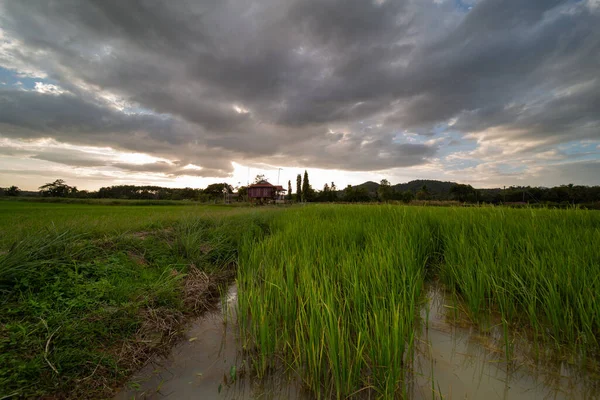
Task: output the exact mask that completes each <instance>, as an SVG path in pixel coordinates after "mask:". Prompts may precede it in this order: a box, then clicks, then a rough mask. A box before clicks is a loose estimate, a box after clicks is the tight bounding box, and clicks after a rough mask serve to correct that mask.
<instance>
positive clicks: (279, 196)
mask: <svg viewBox="0 0 600 400" xmlns="http://www.w3.org/2000/svg"><path fill="white" fill-rule="evenodd" d="M285 191H286V190H285V189H284V188H283V187H282V186H275V185H271V184H270V183H269V182H267V181H265V180H262V181H260V182H258V183H255V184H253V185H250V186H248V200H249V201H251V202H259V203H264V202H271V201H277V200H283V199H284V195H283V193H284V192H285Z"/></svg>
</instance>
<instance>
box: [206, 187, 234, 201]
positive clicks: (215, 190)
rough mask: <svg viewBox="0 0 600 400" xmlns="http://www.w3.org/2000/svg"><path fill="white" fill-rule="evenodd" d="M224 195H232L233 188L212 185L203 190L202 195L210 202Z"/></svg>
mask: <svg viewBox="0 0 600 400" xmlns="http://www.w3.org/2000/svg"><path fill="white" fill-rule="evenodd" d="M224 193H233V187H231V185H230V184H228V183H213V184H212V185H208V186H207V187H206V189H204V194H206V195H207V196H208V197H209V198H210V199H211V200H214V199H222V198H223V194H224Z"/></svg>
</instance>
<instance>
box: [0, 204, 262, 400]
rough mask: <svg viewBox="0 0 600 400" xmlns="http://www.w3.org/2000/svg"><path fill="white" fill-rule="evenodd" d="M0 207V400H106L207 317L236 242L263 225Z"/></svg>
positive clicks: (232, 216)
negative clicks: (192, 320) (7, 399)
mask: <svg viewBox="0 0 600 400" xmlns="http://www.w3.org/2000/svg"><path fill="white" fill-rule="evenodd" d="M0 206H1V209H0V215H1V216H2V218H1V222H0V224H1V225H2V226H1V227H0V229H1V231H2V237H1V239H0V243H1V247H0V398H3V397H4V396H10V395H13V396H16V397H59V398H63V397H67V398H105V397H110V396H111V394H112V393H113V389H114V388H115V387H116V386H118V385H120V384H122V383H123V381H124V379H125V378H126V377H127V376H128V375H129V374H130V373H131V372H133V371H135V370H136V369H138V368H140V367H141V366H142V365H143V364H144V363H145V362H146V361H147V360H148V359H149V357H151V356H152V355H153V354H160V353H164V352H166V351H168V350H169V349H170V347H171V345H172V344H173V343H174V342H175V341H177V339H178V337H179V335H180V333H181V331H182V329H183V328H184V326H185V322H186V321H187V320H188V319H189V317H192V316H196V315H199V314H201V313H202V312H204V311H205V310H206V309H208V308H210V307H212V306H213V305H214V301H215V300H216V299H217V298H218V296H219V290H221V287H222V285H223V284H225V285H226V284H227V283H228V282H230V281H231V279H233V276H234V268H235V263H236V259H237V249H238V247H239V243H240V241H241V240H242V238H243V237H244V236H245V235H247V234H250V235H262V234H263V232H264V230H265V229H267V228H266V227H267V226H268V219H269V218H270V215H269V214H268V213H264V212H261V210H259V211H250V210H239V209H236V210H233V209H228V208H221V207H214V208H213V207H169V206H159V207H140V208H135V207H105V206H97V205H96V206H92V205H64V204H62V205H61V204H36V203H25V202H20V203H9V202H2V203H0ZM225 215H226V216H227V217H225Z"/></svg>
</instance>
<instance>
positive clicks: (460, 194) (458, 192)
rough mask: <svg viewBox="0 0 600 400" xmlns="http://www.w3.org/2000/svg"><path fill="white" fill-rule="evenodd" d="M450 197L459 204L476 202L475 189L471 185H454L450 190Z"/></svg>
mask: <svg viewBox="0 0 600 400" xmlns="http://www.w3.org/2000/svg"><path fill="white" fill-rule="evenodd" d="M450 195H451V196H452V197H453V198H454V199H456V200H458V201H461V202H464V201H475V200H476V196H475V189H473V186H471V185H462V184H460V183H457V184H454V185H452V187H451V188H450Z"/></svg>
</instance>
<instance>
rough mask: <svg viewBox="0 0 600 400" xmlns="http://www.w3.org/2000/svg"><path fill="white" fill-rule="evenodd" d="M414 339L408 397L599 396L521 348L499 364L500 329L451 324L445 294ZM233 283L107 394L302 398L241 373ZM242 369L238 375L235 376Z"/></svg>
mask: <svg viewBox="0 0 600 400" xmlns="http://www.w3.org/2000/svg"><path fill="white" fill-rule="evenodd" d="M428 297H429V299H430V300H429V303H428V305H426V306H425V308H424V309H423V310H422V314H421V315H422V321H423V322H422V326H421V331H420V334H419V337H420V339H419V344H418V345H417V346H416V350H415V356H414V361H413V364H412V366H411V371H410V373H409V378H408V381H409V382H410V383H409V391H408V392H409V394H410V397H411V398H413V399H432V398H436V399H441V398H443V399H484V400H492V399H517V400H518V399H599V398H600V384H599V383H598V382H600V379H597V378H598V377H594V376H592V375H590V374H583V373H581V371H579V372H577V371H575V372H574V371H572V367H570V366H569V365H567V364H556V363H554V364H552V365H551V366H550V367H548V366H540V365H537V366H535V365H532V364H531V362H530V361H529V360H528V358H527V356H526V354H527V349H525V347H519V346H516V347H515V348H514V349H513V355H512V360H511V361H510V362H506V357H505V353H504V351H503V342H502V335H501V333H500V332H499V331H498V330H496V331H494V330H491V332H490V333H488V334H485V335H484V334H481V333H480V332H478V330H476V329H474V328H472V327H469V326H468V325H467V326H464V327H458V326H457V324H456V320H455V319H454V318H453V317H452V315H454V313H453V312H452V303H451V301H450V300H449V297H448V296H447V295H445V293H444V292H443V291H442V290H440V289H439V288H437V287H433V286H432V287H430V288H429V291H428ZM236 299H237V292H236V287H235V286H232V287H231V288H230V290H229V293H228V294H227V298H226V300H225V301H224V302H223V305H222V307H220V308H219V309H218V310H216V311H214V312H211V313H209V314H208V315H205V316H204V317H203V318H201V319H200V320H199V321H197V322H196V323H195V324H194V325H193V326H192V327H191V329H190V330H189V331H188V333H187V337H186V339H185V340H184V341H182V342H181V343H180V344H179V345H178V346H176V347H175V348H174V350H173V352H172V354H171V355H170V357H169V358H167V359H162V360H156V361H155V362H153V363H152V364H150V365H148V366H147V367H146V368H144V369H143V370H142V371H140V372H139V373H137V374H136V375H135V376H134V377H133V378H132V380H131V381H130V383H129V384H128V385H127V387H126V388H125V389H124V390H123V391H122V392H121V393H119V394H118V395H117V396H116V397H115V399H117V400H124V399H162V398H169V399H310V398H312V396H311V395H310V394H309V393H307V392H306V391H303V390H301V388H300V385H299V384H298V381H293V380H290V379H289V378H288V377H285V376H283V375H277V376H272V377H269V378H268V379H265V380H262V381H260V382H257V381H255V380H252V379H250V378H249V377H247V376H244V374H243V371H246V370H248V369H249V368H247V366H246V365H245V364H244V361H243V358H242V356H241V351H240V345H239V341H238V340H237V338H236V336H237V328H236V325H235V323H234V321H235V314H234V309H235V303H236ZM240 371H242V373H240Z"/></svg>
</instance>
